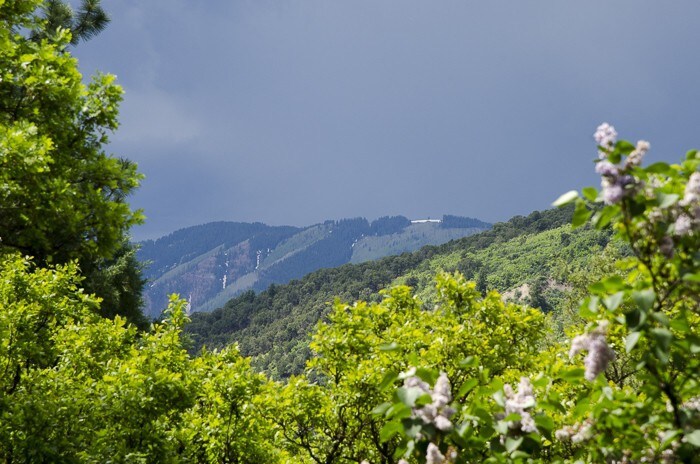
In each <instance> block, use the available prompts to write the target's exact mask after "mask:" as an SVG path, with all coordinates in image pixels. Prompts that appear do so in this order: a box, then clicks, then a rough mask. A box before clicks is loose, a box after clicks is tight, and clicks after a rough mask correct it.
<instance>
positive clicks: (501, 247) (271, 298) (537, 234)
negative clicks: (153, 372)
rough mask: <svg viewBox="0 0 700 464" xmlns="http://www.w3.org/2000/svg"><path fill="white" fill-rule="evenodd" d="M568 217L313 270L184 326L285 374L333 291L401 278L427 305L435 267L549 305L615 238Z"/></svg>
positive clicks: (535, 219)
mask: <svg viewBox="0 0 700 464" xmlns="http://www.w3.org/2000/svg"><path fill="white" fill-rule="evenodd" d="M570 218H571V210H569V209H565V210H548V211H544V212H534V213H532V214H530V215H529V216H527V217H522V216H518V217H515V218H513V219H511V220H510V221H508V222H505V223H498V224H495V225H494V227H493V229H491V230H489V231H485V232H482V233H480V234H476V235H472V236H469V237H465V238H462V239H460V240H455V241H452V242H449V243H446V244H444V245H441V246H427V247H424V248H422V249H421V250H419V251H417V252H414V253H404V254H402V255H399V256H391V257H386V258H383V259H380V260H377V261H371V262H366V263H362V264H357V265H353V264H348V265H344V266H341V267H338V268H334V269H323V270H320V271H316V272H314V273H311V274H309V275H307V276H305V277H304V278H302V279H299V280H294V281H292V282H290V283H289V284H287V285H275V286H273V287H271V288H269V289H268V290H266V291H263V292H260V293H258V294H255V293H254V292H252V291H251V292H246V293H245V294H243V295H241V296H239V297H237V298H235V299H232V300H231V301H229V302H228V303H226V305H225V306H224V307H223V308H221V309H217V310H215V311H213V312H211V313H209V314H202V313H195V314H193V315H192V322H191V323H190V324H189V325H188V326H187V329H186V331H187V333H188V334H189V335H190V336H191V338H192V341H193V351H197V350H199V349H200V348H201V347H202V346H207V347H209V348H221V347H224V346H227V345H229V344H231V343H238V345H239V348H240V350H241V352H242V353H243V354H245V355H248V356H252V357H253V363H254V365H255V366H256V367H258V368H260V369H263V370H265V371H267V372H268V373H270V374H271V375H273V376H276V377H287V376H289V375H291V374H294V373H299V372H301V370H302V369H303V366H304V363H305V361H306V360H307V359H308V356H309V349H308V334H309V332H310V331H311V330H312V329H313V328H314V326H315V324H316V323H317V322H318V321H319V320H320V319H321V318H322V317H323V316H324V315H325V314H327V313H328V310H329V308H330V303H331V302H333V301H334V300H335V299H336V298H338V299H340V300H342V301H354V300H366V301H379V300H380V299H381V295H380V293H379V292H380V291H381V290H382V289H385V288H388V287H391V286H393V285H395V284H402V283H403V284H408V285H410V286H413V287H415V289H416V292H417V294H418V295H419V296H420V297H421V299H422V300H423V301H424V303H425V304H426V305H429V304H432V301H433V297H434V278H435V274H436V272H437V271H438V270H445V271H450V272H451V271H455V270H459V271H460V272H463V273H464V274H465V275H467V276H468V278H470V279H474V280H475V281H477V282H478V285H479V287H480V288H481V290H490V289H495V290H499V291H502V292H508V291H509V290H510V291H511V293H512V296H513V297H515V296H516V293H517V289H518V288H520V287H523V288H527V289H529V291H528V294H527V295H520V297H521V298H520V299H521V300H523V301H524V302H527V303H532V304H533V305H536V306H538V307H541V308H543V309H545V310H549V309H551V308H553V307H554V306H556V305H557V304H560V301H561V299H562V293H563V291H564V289H565V288H566V279H567V276H568V275H569V274H571V273H572V272H574V271H576V270H578V269H581V268H583V267H585V266H586V263H587V262H588V260H589V259H591V257H593V256H595V255H596V254H598V253H599V252H600V251H602V249H603V248H604V247H605V245H606V244H607V243H608V241H609V237H610V234H609V232H606V231H597V230H593V229H589V228H583V229H577V230H575V231H572V230H571V229H570V226H568V223H569V221H570ZM521 293H522V292H521Z"/></svg>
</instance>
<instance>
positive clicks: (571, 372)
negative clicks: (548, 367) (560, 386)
mask: <svg viewBox="0 0 700 464" xmlns="http://www.w3.org/2000/svg"><path fill="white" fill-rule="evenodd" d="M584 372H585V370H584V369H583V368H582V367H574V368H572V369H562V371H561V372H559V378H561V379H563V380H566V381H567V382H573V381H578V380H581V379H583V374H584Z"/></svg>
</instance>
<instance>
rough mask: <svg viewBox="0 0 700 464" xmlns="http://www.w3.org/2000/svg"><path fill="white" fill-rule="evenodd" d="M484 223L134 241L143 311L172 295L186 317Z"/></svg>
mask: <svg viewBox="0 0 700 464" xmlns="http://www.w3.org/2000/svg"><path fill="white" fill-rule="evenodd" d="M490 226H491V225H490V224H488V223H485V222H482V221H479V220H478V219H472V218H465V217H457V216H444V217H443V220H440V221H434V222H420V223H412V222H411V221H410V220H409V219H407V218H405V217H403V216H393V217H388V216H387V217H383V218H379V219H377V220H375V221H373V222H371V223H370V222H369V221H367V220H366V219H364V218H354V219H342V220H339V221H326V222H324V223H321V224H316V225H313V226H309V227H305V228H298V227H288V226H281V227H271V226H267V225H265V224H262V223H253V224H248V223H237V222H215V223H210V224H204V225H200V226H195V227H189V228H186V229H182V230H179V231H177V232H174V233H172V234H170V235H168V236H165V237H162V238H160V239H158V240H155V241H153V240H149V241H145V242H142V243H141V244H140V246H141V249H140V250H139V254H138V256H139V259H141V260H142V261H143V262H149V263H150V264H149V265H148V266H147V271H146V277H147V278H148V279H149V284H148V286H147V289H146V294H145V298H144V299H145V303H146V304H145V306H146V307H145V312H146V314H148V315H149V316H151V317H158V316H159V314H160V312H161V311H162V310H163V309H164V308H165V307H166V306H167V302H168V295H170V294H172V293H177V294H179V295H180V296H181V297H182V298H185V299H186V300H187V301H188V302H189V306H190V311H191V312H196V311H211V310H212V309H215V308H219V307H221V306H223V305H224V304H225V303H226V302H227V301H228V300H230V299H231V298H233V297H234V296H236V295H239V294H240V293H241V292H243V291H245V290H247V289H253V290H258V291H259V290H264V289H266V288H268V287H269V286H270V285H271V284H279V283H287V282H289V281H290V280H291V279H295V278H300V277H303V276H304V275H306V274H308V273H310V272H313V271H316V270H318V269H322V268H332V267H337V266H340V265H343V264H345V263H348V262H351V261H353V262H358V261H367V260H372V259H377V258H380V257H383V256H387V255H392V254H398V253H402V252H405V251H414V250H417V249H419V248H420V247H422V246H424V245H429V244H441V243H445V242H447V241H449V240H452V239H455V238H460V237H464V236H466V235H470V234H473V233H476V232H480V231H483V230H485V229H488V228H489V227H490Z"/></svg>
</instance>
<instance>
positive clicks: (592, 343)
mask: <svg viewBox="0 0 700 464" xmlns="http://www.w3.org/2000/svg"><path fill="white" fill-rule="evenodd" d="M606 329H607V321H603V322H602V323H600V325H598V327H597V328H596V329H595V330H593V331H591V332H588V333H585V334H583V335H579V336H578V337H575V338H574V339H573V340H572V341H571V350H570V351H569V357H570V358H573V357H574V356H576V355H577V354H578V353H580V352H581V351H588V354H587V355H586V358H585V359H584V361H583V365H584V367H585V369H586V372H585V377H586V380H588V381H589V382H592V381H594V380H595V378H596V377H598V374H600V373H601V372H605V370H606V369H607V368H608V364H609V363H610V361H613V360H615V352H614V351H613V350H612V348H610V347H609V346H608V344H607V342H606V341H605V332H606Z"/></svg>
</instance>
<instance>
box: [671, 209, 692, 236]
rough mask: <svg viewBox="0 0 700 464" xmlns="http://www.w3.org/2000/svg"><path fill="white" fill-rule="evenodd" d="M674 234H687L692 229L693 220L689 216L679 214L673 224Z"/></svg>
mask: <svg viewBox="0 0 700 464" xmlns="http://www.w3.org/2000/svg"><path fill="white" fill-rule="evenodd" d="M674 228H675V231H676V235H688V234H690V233H691V232H692V231H693V221H692V220H691V219H690V217H689V216H687V215H685V214H681V215H680V216H678V219H676V222H675V224H674Z"/></svg>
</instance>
